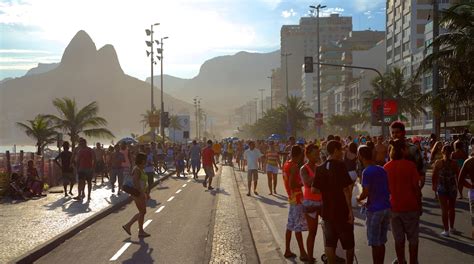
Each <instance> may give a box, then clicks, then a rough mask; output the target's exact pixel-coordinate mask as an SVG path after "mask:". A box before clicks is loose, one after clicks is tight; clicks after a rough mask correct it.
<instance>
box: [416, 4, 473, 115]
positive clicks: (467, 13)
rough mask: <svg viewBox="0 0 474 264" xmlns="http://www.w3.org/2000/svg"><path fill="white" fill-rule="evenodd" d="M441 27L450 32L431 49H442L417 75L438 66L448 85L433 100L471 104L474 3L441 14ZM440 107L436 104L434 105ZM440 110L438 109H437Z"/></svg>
mask: <svg viewBox="0 0 474 264" xmlns="http://www.w3.org/2000/svg"><path fill="white" fill-rule="evenodd" d="M441 17H442V18H441V20H440V26H442V27H443V28H445V29H446V30H447V32H446V33H443V34H440V35H439V36H438V37H436V38H435V39H434V40H433V42H432V43H431V44H430V45H429V46H428V47H427V48H431V47H433V46H437V47H439V51H438V52H436V53H431V54H429V55H428V56H426V58H425V59H424V60H423V61H422V63H421V65H420V67H419V69H418V72H417V76H420V75H421V74H423V73H427V72H429V71H431V70H432V69H433V65H435V64H437V65H438V69H439V73H440V75H441V76H442V77H443V79H444V82H445V85H443V87H440V89H439V91H438V98H435V97H434V96H433V95H432V94H429V96H427V97H426V99H428V100H427V101H428V102H429V103H430V104H431V105H433V101H440V100H441V101H444V102H446V101H447V102H449V103H469V102H472V100H474V45H473V43H474V3H473V2H470V3H461V4H457V5H454V6H452V7H450V8H449V9H445V10H442V11H441ZM434 108H436V105H434ZM435 110H436V109H435Z"/></svg>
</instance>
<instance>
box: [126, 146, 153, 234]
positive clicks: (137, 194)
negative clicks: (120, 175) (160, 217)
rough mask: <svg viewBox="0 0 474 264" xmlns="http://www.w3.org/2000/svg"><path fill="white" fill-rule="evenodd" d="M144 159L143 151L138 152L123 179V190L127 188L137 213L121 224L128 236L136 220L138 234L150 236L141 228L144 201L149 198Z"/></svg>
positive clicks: (143, 219) (145, 157) (143, 216)
mask: <svg viewBox="0 0 474 264" xmlns="http://www.w3.org/2000/svg"><path fill="white" fill-rule="evenodd" d="M146 160H147V156H146V155H145V154H144V153H138V154H137V156H136V158H135V167H134V168H133V170H132V173H131V176H129V177H128V178H126V179H125V184H124V190H125V191H127V190H128V193H129V194H130V196H131V197H132V199H133V201H134V202H135V205H136V206H137V209H138V213H137V214H135V215H134V216H133V217H132V218H131V219H130V221H128V223H126V224H125V225H123V226H122V228H123V230H125V232H127V234H128V235H129V236H130V235H132V233H131V231H130V227H131V226H132V225H133V224H134V223H135V222H136V221H138V236H139V237H149V236H150V234H148V233H146V232H145V230H143V222H144V221H145V214H146V201H147V200H149V199H150V196H149V194H148V191H147V190H148V188H147V182H148V177H147V175H146V174H145V172H144V171H143V170H144V168H145V165H146ZM125 186H126V187H125Z"/></svg>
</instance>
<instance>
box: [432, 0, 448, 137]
mask: <svg viewBox="0 0 474 264" xmlns="http://www.w3.org/2000/svg"><path fill="white" fill-rule="evenodd" d="M438 1H439V0H433V40H435V39H436V38H437V37H438V35H439V12H438V11H439V10H438V9H439V6H438ZM435 43H436V42H434V43H433V51H432V52H433V54H437V53H438V52H439V45H436V44H435ZM431 76H432V78H433V81H432V85H433V98H435V100H437V99H436V98H437V96H438V94H439V70H438V63H437V62H436V60H435V61H434V62H433V68H432V74H431ZM432 108H433V106H432ZM439 110H441V109H434V108H433V109H432V111H433V129H432V132H433V133H434V134H435V135H436V136H437V137H439V136H440V135H441V112H440V111H439ZM445 110H447V109H445ZM445 115H446V113H445ZM445 135H446V131H445Z"/></svg>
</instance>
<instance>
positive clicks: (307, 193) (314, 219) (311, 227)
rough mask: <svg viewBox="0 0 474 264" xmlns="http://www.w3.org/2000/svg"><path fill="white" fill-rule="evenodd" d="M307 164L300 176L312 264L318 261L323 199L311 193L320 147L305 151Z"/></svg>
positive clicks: (310, 145)
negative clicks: (317, 253)
mask: <svg viewBox="0 0 474 264" xmlns="http://www.w3.org/2000/svg"><path fill="white" fill-rule="evenodd" d="M305 154H306V159H307V161H306V163H305V164H304V165H303V166H301V169H300V176H301V180H302V182H303V185H304V189H303V198H304V200H303V211H304V213H305V218H306V222H307V223H308V231H309V232H308V237H307V238H306V249H307V250H308V259H309V261H310V262H313V263H314V261H316V259H315V258H314V253H313V252H314V241H315V240H316V233H317V232H318V223H319V216H320V215H321V207H322V197H321V194H320V193H313V192H311V183H312V182H313V180H314V177H315V170H316V166H317V162H318V161H319V159H320V158H319V155H320V151H319V147H318V146H316V145H314V144H309V145H308V146H307V147H306V149H305Z"/></svg>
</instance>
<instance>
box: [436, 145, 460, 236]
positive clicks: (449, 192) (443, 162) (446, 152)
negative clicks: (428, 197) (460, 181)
mask: <svg viewBox="0 0 474 264" xmlns="http://www.w3.org/2000/svg"><path fill="white" fill-rule="evenodd" d="M441 153H442V154H443V158H442V159H440V160H437V161H436V162H435V164H434V168H433V179H432V183H433V191H434V192H436V193H437V195H438V200H439V204H440V206H441V218H442V220H443V227H444V230H443V232H442V233H441V235H442V236H444V237H448V236H449V234H450V233H451V234H453V233H454V232H455V231H456V230H455V229H454V220H455V217H456V211H455V208H456V197H457V193H458V188H457V175H459V167H458V165H457V163H456V161H455V160H452V159H451V154H452V153H453V148H452V147H451V146H450V145H444V146H443V148H442V149H441Z"/></svg>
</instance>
